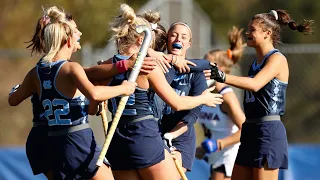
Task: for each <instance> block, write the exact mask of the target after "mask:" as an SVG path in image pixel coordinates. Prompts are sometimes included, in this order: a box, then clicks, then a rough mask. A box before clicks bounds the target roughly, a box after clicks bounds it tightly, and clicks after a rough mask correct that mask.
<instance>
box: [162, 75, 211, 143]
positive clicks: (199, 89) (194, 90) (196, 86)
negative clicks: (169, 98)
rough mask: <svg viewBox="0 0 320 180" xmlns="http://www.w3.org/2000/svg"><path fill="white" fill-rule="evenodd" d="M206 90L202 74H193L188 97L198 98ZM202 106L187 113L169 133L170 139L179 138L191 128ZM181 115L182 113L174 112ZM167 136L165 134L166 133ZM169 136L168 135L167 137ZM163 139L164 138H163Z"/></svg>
mask: <svg viewBox="0 0 320 180" xmlns="http://www.w3.org/2000/svg"><path fill="white" fill-rule="evenodd" d="M206 89H207V84H206V79H205V77H204V74H203V73H202V72H199V73H194V74H193V77H192V79H191V89H190V93H189V95H190V96H198V95H201V94H202V93H203V92H204V91H205V90H206ZM201 108H202V105H200V106H197V107H195V108H193V109H191V110H189V111H187V114H186V115H185V116H184V117H183V118H182V119H181V121H180V122H179V123H178V124H177V125H176V126H175V127H174V128H173V129H172V130H171V131H170V132H169V133H170V134H172V138H173V139H175V138H177V137H179V136H180V135H181V134H183V133H185V132H186V131H187V130H188V127H191V126H193V125H194V124H195V123H196V121H197V119H198V116H199V113H200V111H201ZM176 113H182V112H176ZM166 134H167V133H166ZM167 136H169V135H167ZM164 137H165V136H164Z"/></svg>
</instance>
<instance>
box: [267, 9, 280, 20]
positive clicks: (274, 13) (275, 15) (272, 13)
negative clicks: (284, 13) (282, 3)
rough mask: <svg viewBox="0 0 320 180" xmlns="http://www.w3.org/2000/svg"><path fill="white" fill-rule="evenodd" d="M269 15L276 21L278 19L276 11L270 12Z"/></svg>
mask: <svg viewBox="0 0 320 180" xmlns="http://www.w3.org/2000/svg"><path fill="white" fill-rule="evenodd" d="M269 14H271V15H273V16H274V17H275V18H276V20H278V18H279V17H278V13H277V11H275V10H271V11H270V12H269Z"/></svg>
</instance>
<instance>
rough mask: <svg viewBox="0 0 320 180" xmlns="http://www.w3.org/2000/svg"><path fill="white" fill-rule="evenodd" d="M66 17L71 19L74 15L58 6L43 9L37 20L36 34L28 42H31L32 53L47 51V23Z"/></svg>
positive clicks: (62, 19)
mask: <svg viewBox="0 0 320 180" xmlns="http://www.w3.org/2000/svg"><path fill="white" fill-rule="evenodd" d="M65 19H66V20H68V21H71V20H72V15H70V14H66V13H65V12H64V11H63V10H60V9H59V8H58V7H56V6H51V7H49V8H46V9H43V14H42V16H41V17H40V18H39V20H38V22H37V26H36V30H35V32H34V35H33V37H32V39H31V40H30V41H28V42H27V43H30V44H29V45H28V46H27V48H31V55H32V54H33V53H45V51H44V28H45V27H46V25H48V24H49V23H50V22H57V21H64V20H65Z"/></svg>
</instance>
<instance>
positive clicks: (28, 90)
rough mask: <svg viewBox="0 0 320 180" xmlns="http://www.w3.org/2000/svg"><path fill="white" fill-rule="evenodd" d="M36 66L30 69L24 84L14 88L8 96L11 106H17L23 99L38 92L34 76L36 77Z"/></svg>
mask: <svg viewBox="0 0 320 180" xmlns="http://www.w3.org/2000/svg"><path fill="white" fill-rule="evenodd" d="M35 73H36V72H35V68H33V69H32V70H30V71H29V72H28V74H27V75H26V77H25V78H24V80H23V82H22V84H21V85H20V86H19V87H16V88H13V89H12V91H11V93H10V94H9V97H8V103H9V105H10V106H17V105H19V104H20V103H21V102H22V101H24V100H25V99H27V98H28V97H30V96H31V95H32V94H33V93H35V92H36V87H35V86H34V84H33V80H32V78H33V77H36V76H35V75H34V74H35Z"/></svg>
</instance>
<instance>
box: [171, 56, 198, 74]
mask: <svg viewBox="0 0 320 180" xmlns="http://www.w3.org/2000/svg"><path fill="white" fill-rule="evenodd" d="M173 58H174V59H173V61H172V62H171V63H173V64H174V65H173V66H174V67H175V68H176V69H177V70H178V71H179V73H188V72H190V67H189V65H192V66H197V65H196V64H195V63H193V62H191V61H188V60H186V59H185V58H184V57H183V56H177V55H173Z"/></svg>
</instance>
